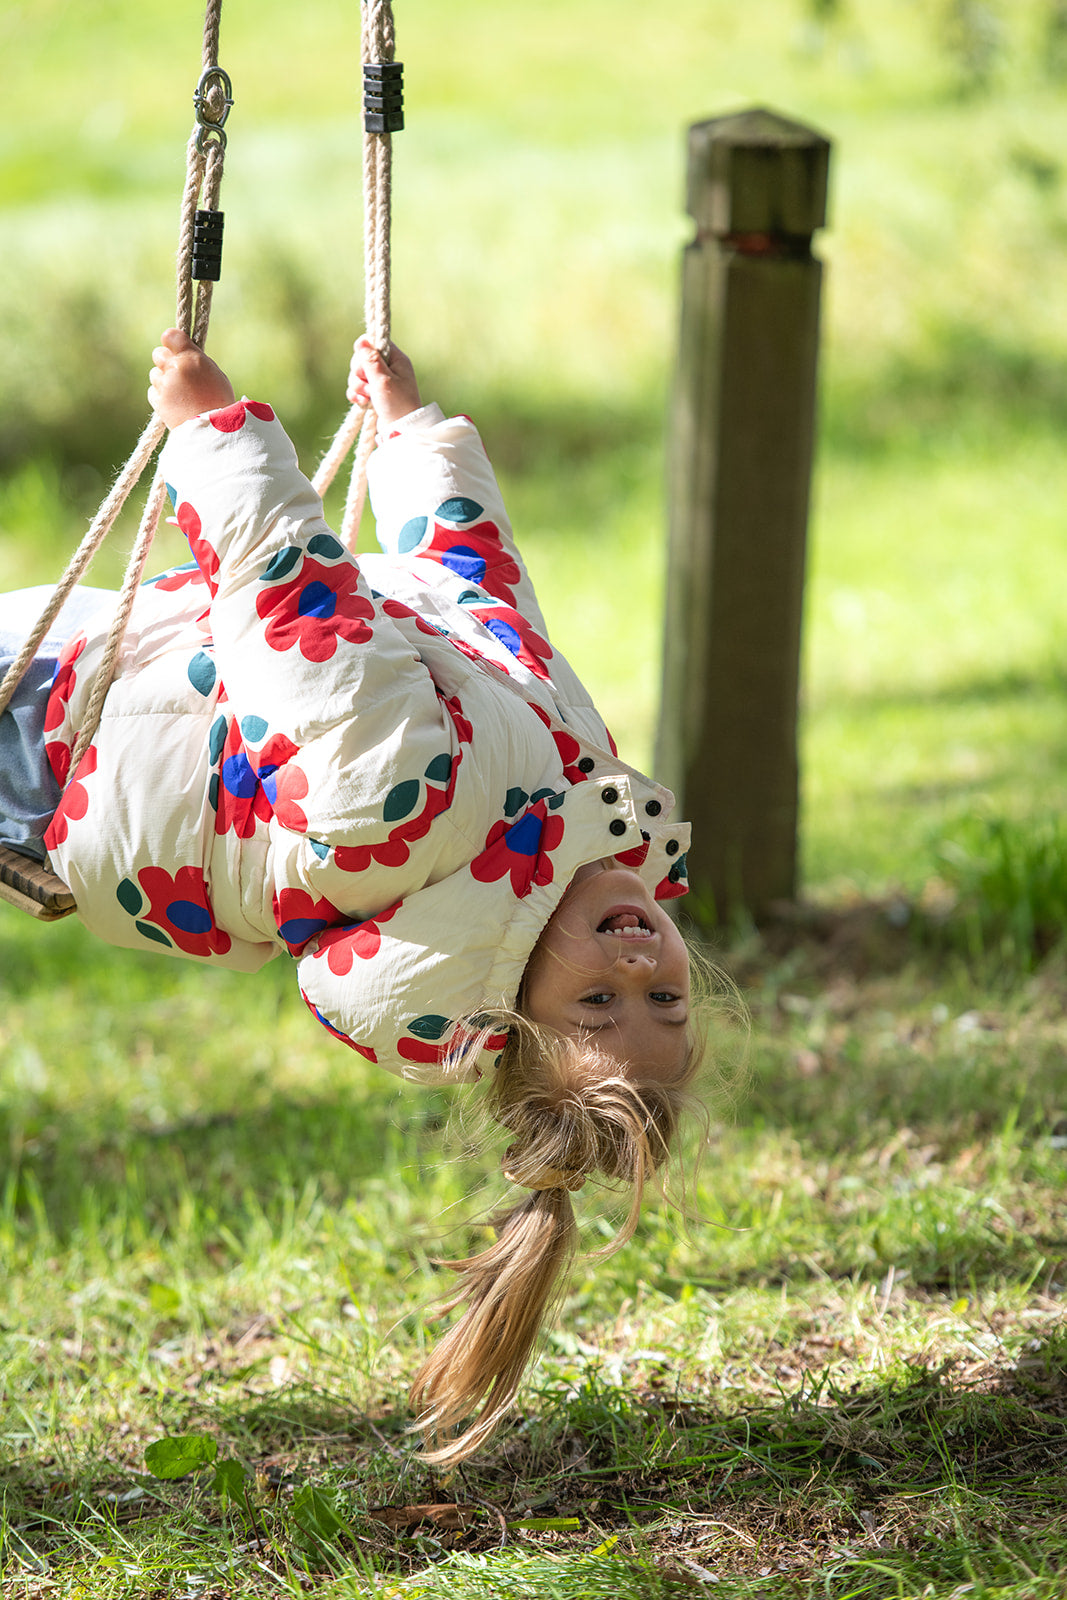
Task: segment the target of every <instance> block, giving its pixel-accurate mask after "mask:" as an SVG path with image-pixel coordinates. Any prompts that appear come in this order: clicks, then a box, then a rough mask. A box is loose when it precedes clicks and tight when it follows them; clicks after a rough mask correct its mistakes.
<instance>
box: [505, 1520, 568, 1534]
mask: <svg viewBox="0 0 1067 1600" xmlns="http://www.w3.org/2000/svg"><path fill="white" fill-rule="evenodd" d="M581 1525H582V1519H581V1518H580V1517H523V1519H522V1521H521V1522H509V1523H508V1527H509V1529H510V1528H521V1529H522V1530H523V1531H524V1532H534V1533H571V1532H573V1531H574V1529H576V1528H580V1527H581Z"/></svg>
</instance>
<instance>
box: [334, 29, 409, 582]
mask: <svg viewBox="0 0 1067 1600" xmlns="http://www.w3.org/2000/svg"><path fill="white" fill-rule="evenodd" d="M361 12H362V48H361V54H362V58H363V69H364V88H365V95H364V106H365V108H366V107H367V106H368V104H370V103H372V96H371V92H370V88H369V87H368V85H369V83H372V82H373V79H374V73H373V72H371V73H368V70H367V69H368V67H371V68H375V67H377V68H379V69H380V73H379V76H380V77H382V78H384V80H385V81H386V82H390V81H391V82H393V83H396V84H398V83H399V81H400V80H399V74H400V68H399V66H398V65H397V66H394V63H395V57H396V29H395V26H394V22H393V8H392V5H391V4H390V3H389V0H361ZM391 69H392V73H393V74H395V75H393V76H391ZM395 94H396V96H397V98H398V99H399V89H397V90H396V91H395ZM379 122H380V123H381V124H382V126H381V127H378V126H377V123H379ZM372 124H374V125H373V126H372ZM401 127H403V116H402V115H401V114H400V112H399V105H397V108H396V111H395V113H394V115H393V116H390V115H389V114H388V113H385V114H384V115H379V116H377V117H375V116H374V115H372V114H368V113H367V111H366V109H365V113H364V121H363V300H364V305H363V320H364V325H365V327H366V331H367V336H368V338H369V339H370V340H371V342H372V344H373V345H374V346H375V348H376V349H377V350H379V351H380V352H381V355H382V357H383V358H384V360H386V361H388V359H389V351H390V317H391V306H390V281H391V257H390V233H391V223H392V205H393V138H392V135H393V130H394V129H397V130H398V129H399V128H401ZM377 433H378V419H377V417H376V416H375V414H374V411H373V409H372V408H371V407H370V406H361V405H353V406H352V408H351V409H350V411H349V412H348V414H347V416H346V417H345V418H344V419H343V421H342V422H341V425H340V427H339V428H338V430H337V433H336V434H335V435H334V438H333V442H332V443H331V444H330V446H329V448H328V449H327V451H326V453H325V455H324V456H323V458H322V461H321V462H320V464H319V468H318V471H317V472H316V473H315V476H314V477H313V478H312V480H311V482H312V486H313V488H314V489H315V491H316V493H318V494H319V495H324V494H325V493H326V491H327V489H328V488H329V487H330V485H331V483H332V482H333V480H334V478H335V477H336V476H337V472H338V470H339V468H340V466H341V463H342V462H343V461H344V459H345V457H346V456H347V455H348V453H349V451H350V450H351V449H352V446H353V444H356V453H355V458H354V460H353V463H352V472H351V477H350V479H349V484H348V494H347V497H346V500H345V509H344V517H343V519H342V523H341V536H342V538H343V539H344V542H345V544H346V545H347V546H348V548H349V549H350V550H352V551H354V550H355V546H356V539H357V536H358V534H359V523H360V518H361V517H362V515H363V506H364V502H365V500H366V495H367V462H368V460H369V459H370V455H371V452H372V450H373V449H374V445H375V441H376V439H377ZM357 440H358V443H357Z"/></svg>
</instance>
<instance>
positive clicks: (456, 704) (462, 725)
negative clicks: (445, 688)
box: [437, 689, 474, 744]
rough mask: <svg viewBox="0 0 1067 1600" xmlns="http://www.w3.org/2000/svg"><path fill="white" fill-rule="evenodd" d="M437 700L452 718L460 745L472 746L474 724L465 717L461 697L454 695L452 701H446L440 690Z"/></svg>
mask: <svg viewBox="0 0 1067 1600" xmlns="http://www.w3.org/2000/svg"><path fill="white" fill-rule="evenodd" d="M437 698H438V699H439V700H440V701H441V703H442V705H443V706H444V708H445V710H446V711H447V712H448V714H449V716H450V717H451V718H452V726H453V727H454V728H455V730H456V737H457V739H458V740H459V742H460V744H470V742H471V740H472V739H473V738H474V724H473V723H472V722H470V721H469V720H468V718H467V717H465V716H464V715H463V707H462V705H461V704H460V699H459V695H458V694H454V695H452V697H451V699H448V700H446V699H445V697H444V695H443V694H442V693H441V691H440V689H438V691H437Z"/></svg>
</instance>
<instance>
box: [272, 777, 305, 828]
mask: <svg viewBox="0 0 1067 1600" xmlns="http://www.w3.org/2000/svg"><path fill="white" fill-rule="evenodd" d="M263 790H264V793H265V794H266V796H267V799H268V800H269V801H270V803H271V805H272V806H273V808H274V815H275V816H276V817H277V819H278V821H279V822H280V823H281V825H282V827H283V828H288V829H289V830H290V832H292V833H307V831H308V819H307V816H306V814H305V812H304V811H303V810H302V808H301V807H300V806H299V805H297V801H298V800H305V799H306V798H307V792H308V780H307V774H306V773H305V772H302V771H301V770H300V768H299V767H298V766H297V764H296V762H295V761H287V762H286V763H285V765H284V766H281V767H279V768H278V770H277V771H276V772H274V773H272V774H271V775H270V776H269V777H267V778H265V779H264V782H263Z"/></svg>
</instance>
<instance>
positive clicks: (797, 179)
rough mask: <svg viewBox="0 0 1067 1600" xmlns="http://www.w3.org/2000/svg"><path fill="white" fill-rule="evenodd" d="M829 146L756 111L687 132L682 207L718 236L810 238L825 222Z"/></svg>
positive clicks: (780, 119)
mask: <svg viewBox="0 0 1067 1600" xmlns="http://www.w3.org/2000/svg"><path fill="white" fill-rule="evenodd" d="M829 168H830V141H829V139H827V138H825V137H824V135H823V134H821V133H818V132H817V131H816V130H815V129H814V128H809V127H806V126H805V125H804V124H803V123H800V122H792V121H790V120H789V118H787V117H783V116H780V115H779V114H778V113H777V112H775V111H769V110H767V109H766V108H765V107H762V106H755V107H752V108H751V109H750V110H748V111H739V112H735V113H733V114H732V115H730V116H724V117H710V118H709V119H708V120H707V121H705V122H697V123H694V124H693V125H692V126H691V127H690V129H689V175H688V209H689V213H690V215H691V216H692V217H693V219H694V220H695V222H696V223H697V226H698V228H701V229H704V230H707V231H708V232H711V233H714V234H718V235H720V236H723V235H727V234H735V233H737V234H744V233H766V234H785V235H789V236H791V237H798V236H799V237H804V236H807V237H810V236H811V234H813V233H814V232H815V230H816V228H821V227H823V225H824V224H825V222H826V192H827V183H828V178H829Z"/></svg>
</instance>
